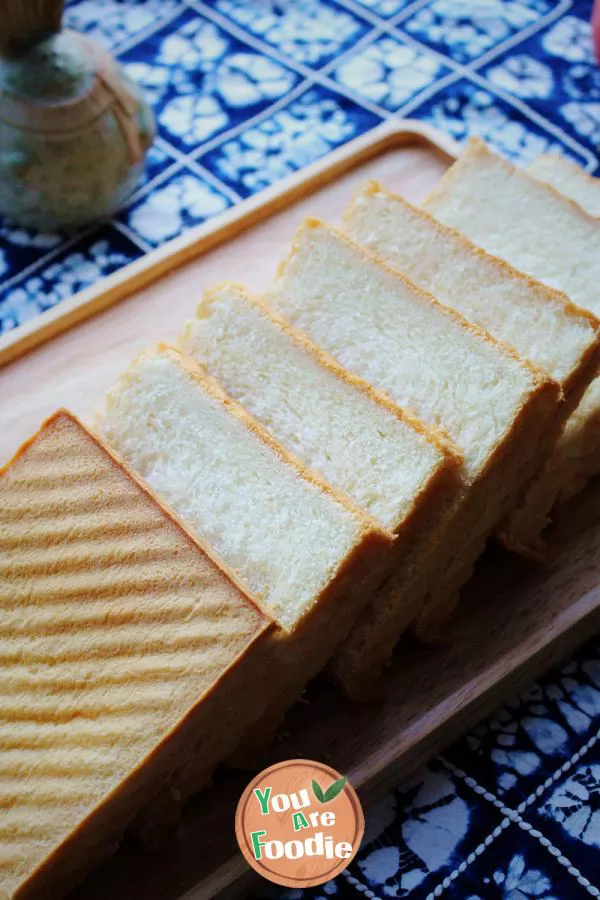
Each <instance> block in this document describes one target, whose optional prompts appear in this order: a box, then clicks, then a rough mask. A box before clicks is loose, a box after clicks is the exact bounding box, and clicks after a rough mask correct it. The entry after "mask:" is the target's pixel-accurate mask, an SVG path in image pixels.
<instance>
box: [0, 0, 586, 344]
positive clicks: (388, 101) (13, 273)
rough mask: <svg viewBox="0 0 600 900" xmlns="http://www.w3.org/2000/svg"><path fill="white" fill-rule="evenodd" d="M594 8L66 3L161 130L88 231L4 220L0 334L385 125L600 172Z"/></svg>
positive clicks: (569, 2) (373, 2)
mask: <svg viewBox="0 0 600 900" xmlns="http://www.w3.org/2000/svg"><path fill="white" fill-rule="evenodd" d="M590 14H591V0H413V2H409V0H295V2H294V0H277V2H276V0H207V2H200V0H143V2H134V0H121V2H120V0H72V2H69V3H68V4H67V11H66V20H67V23H68V24H70V25H72V26H73V27H74V28H76V29H79V30H81V31H84V32H86V33H88V34H89V35H91V36H92V37H94V38H96V39H97V40H99V41H100V42H102V43H103V44H105V45H106V46H107V47H109V48H110V49H111V50H112V51H113V52H114V53H115V54H116V55H117V56H118V57H119V59H120V60H121V62H122V63H123V65H124V66H126V68H127V69H128V70H129V71H130V72H131V74H132V75H133V76H134V77H135V78H136V79H138V81H139V82H140V83H141V84H142V85H143V87H144V89H145V91H146V93H147V95H148V98H149V100H150V101H151V102H152V104H153V106H154V109H155V112H156V117H157V120H158V130H159V134H158V139H157V141H156V143H155V145H154V148H153V150H152V151H151V154H150V159H149V164H148V169H147V173H146V177H145V180H144V181H143V183H142V184H140V186H139V187H138V189H137V191H136V192H135V194H134V195H133V197H132V198H131V200H130V202H129V203H128V205H127V206H126V208H125V209H124V210H123V211H122V212H121V213H120V215H118V216H117V217H116V218H115V219H114V220H113V221H111V222H110V223H105V224H102V225H100V226H97V227H94V228H91V229H88V230H87V231H85V232H83V233H80V234H78V235H68V234H35V233H32V232H30V231H27V230H25V229H22V228H12V227H11V226H10V225H9V224H2V222H0V334H1V333H3V332H5V331H8V330H10V329H12V328H15V327H18V325H19V324H20V323H24V322H26V321H27V320H29V319H32V318H33V317H35V316H36V315H39V313H40V312H42V311H43V310H45V309H48V308H50V307H53V306H55V305H56V304H58V303H60V302H61V301H62V300H64V299H65V298H67V297H69V296H71V295H72V294H74V293H76V292H77V291H79V290H81V289H83V288H85V287H87V286H88V285H90V284H93V283H94V282H95V281H97V280H98V279H100V278H102V277H103V276H105V275H108V274H110V273H111V272H114V271H115V270H116V269H119V268H120V267H121V266H123V265H125V264H127V263H128V262H131V261H132V260H135V259H137V258H139V257H140V256H142V255H143V254H144V253H147V252H148V251H149V250H151V249H152V248H154V247H156V246H158V245H159V244H161V243H162V242H163V241H166V240H169V239H170V238H173V237H175V236H176V235H178V234H180V233H181V232H182V231H185V229H186V228H189V227H190V226H192V225H196V224H198V223H199V222H203V221H205V220H206V219H209V218H211V217H213V216H216V215H218V214H219V213H221V212H223V211H224V210H225V209H227V208H228V207H230V206H232V205H233V204H235V203H237V202H239V200H240V199H241V198H244V197H248V196H249V195H251V194H253V193H256V192H257V191H260V190H261V189H263V188H264V187H266V186H267V185H270V184H273V183H274V182H276V181H278V180H279V179H281V178H283V177H285V176H286V175H287V174H289V173H290V172H293V171H295V170H296V169H299V168H301V167H302V166H304V165H306V164H307V163H309V162H311V161H312V160H315V159H317V158H318V157H321V156H323V155H324V154H326V153H327V152H329V151H330V150H331V149H333V148H334V147H337V146H338V145H340V144H342V143H344V142H345V141H348V140H350V139H351V138H353V137H356V136H357V135H359V134H361V133H362V132H365V131H367V130H368V129H370V128H373V127H374V126H375V125H376V124H377V123H379V122H381V121H382V120H383V119H386V118H390V117H398V116H408V115H410V116H413V117H415V118H418V119H423V120H426V121H428V122H432V123H433V124H435V125H437V126H438V127H439V128H442V129H444V130H446V131H449V132H451V133H452V134H453V135H454V136H455V137H456V138H458V139H459V140H463V139H464V138H465V137H466V136H467V135H468V134H479V135H481V136H482V137H484V138H485V139H486V140H488V141H489V142H490V143H491V144H492V145H493V146H495V147H496V148H497V149H498V150H499V151H501V152H502V153H504V154H506V155H508V156H510V157H512V158H514V159H517V160H520V161H523V162H526V161H527V160H529V159H531V158H532V157H534V156H536V155H537V154H538V153H539V152H540V151H542V150H546V149H548V148H551V149H555V150H559V151H562V152H564V153H566V154H568V155H569V156H571V157H572V158H573V159H575V160H576V161H577V162H579V163H582V164H583V165H584V166H585V167H586V168H587V169H588V170H590V171H594V170H595V169H596V167H597V164H598V158H597V156H596V149H597V145H598V144H599V143H600V69H598V68H597V67H596V65H595V64H594V59H593V52H592V41H591V33H590V26H589V19H590Z"/></svg>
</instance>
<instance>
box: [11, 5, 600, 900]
mask: <svg viewBox="0 0 600 900" xmlns="http://www.w3.org/2000/svg"><path fill="white" fill-rule="evenodd" d="M590 15H591V2H589V0H471V2H469V0H414V2H409V0H335V2H334V0H301V2H292V0H288V2H285V0H279V2H275V0H208V2H200V0H145V2H133V0H125V2H118V0H73V2H70V3H69V4H68V6H67V14H66V18H67V21H68V23H69V24H71V25H72V26H73V27H75V28H77V29H79V30H81V31H85V32H87V33H88V34H90V35H91V36H93V37H94V38H96V39H97V40H99V41H101V42H102V43H103V44H105V45H106V46H107V47H109V48H110V49H111V50H112V51H113V52H114V53H116V54H117V56H118V57H119V58H120V59H121V61H122V63H123V64H124V65H125V66H126V67H127V68H128V69H129V71H130V72H131V73H132V75H133V76H134V77H135V78H136V79H138V81H140V82H141V84H142V85H143V86H144V88H145V91H146V93H147V95H148V98H149V99H150V101H151V102H152V104H153V106H154V109H155V112H156V117H157V121H158V127H159V135H158V139H157V141H156V143H155V146H154V148H153V150H152V152H151V154H150V159H149V165H148V169H147V173H146V177H145V180H144V181H143V183H142V184H141V185H140V186H139V187H138V189H137V191H136V192H135V194H134V195H133V197H132V198H131V200H130V202H129V204H128V205H127V207H126V208H125V209H124V210H123V211H122V212H121V213H120V215H119V216H118V217H117V218H115V219H114V220H113V221H111V222H110V223H104V224H102V225H100V226H98V227H95V228H92V229H89V230H87V231H85V232H84V233H80V234H78V235H65V234H35V233H32V232H29V231H26V230H24V229H15V228H11V227H10V226H9V225H8V224H4V225H3V224H2V223H0V333H1V332H3V331H7V330H9V329H11V328H14V327H18V325H19V324H20V323H22V322H25V321H27V320H28V319H31V318H33V317H34V316H36V315H38V314H39V313H40V312H41V311H42V310H44V309H47V308H49V307H52V306H55V305H56V304H57V303H60V302H61V300H63V299H65V298H66V297H69V296H70V295H71V294H73V293H75V292H76V291H78V290H81V289H82V288H84V287H87V286H88V285H90V284H92V283H94V282H95V281H96V280H97V279H99V278H101V277H102V276H104V275H107V274H109V273H111V272H113V271H115V270H116V269H118V268H120V267H121V266H123V265H125V264H127V263H128V262H130V261H132V260H134V259H137V258H138V257H140V256H142V255H143V254H144V253H146V252H148V251H149V250H150V249H152V248H154V247H156V246H158V245H159V244H161V243H162V242H163V241H166V240H169V239H170V238H173V237H175V236H176V235H178V234H180V233H181V232H182V231H184V230H185V229H186V228H188V227H190V226H192V225H196V224H197V223H199V222H203V221H205V220H206V219H209V218H211V217H212V216H216V215H218V214H219V213H221V212H223V210H225V209H227V208H228V207H230V206H232V205H233V204H235V203H237V202H239V200H240V199H242V198H244V197H248V196H249V195H251V194H254V193H256V192H257V191H260V190H261V189H263V188H264V187H266V186H267V185H270V184H273V183H274V182H276V181H278V180H279V179H281V178H284V177H285V176H286V175H288V174H289V173H290V172H293V171H295V170H296V169H299V168H301V167H302V166H304V165H306V164H307V163H309V162H311V161H313V160H315V159H317V158H318V157H321V156H323V155H324V154H326V153H327V152H329V151H330V150H331V149H333V148H334V147H337V146H338V145H340V144H342V143H344V142H345V141H348V140H350V139H351V138H353V137H356V136H357V135H359V134H361V133H363V132H365V131H367V130H368V129H370V128H373V127H374V126H375V125H376V124H378V123H379V122H381V121H382V120H383V119H386V118H390V117H399V116H408V115H410V116H413V117H415V118H418V119H423V120H426V121H428V122H431V123H433V124H434V125H436V126H437V127H439V128H442V129H444V130H446V131H448V132H450V133H451V134H452V135H453V136H454V137H455V138H457V139H458V140H460V141H462V140H463V139H465V137H466V136H467V135H469V134H478V135H480V136H482V137H483V138H485V139H486V140H487V141H489V143H490V144H491V145H492V146H494V147H496V148H497V149H498V150H499V151H500V152H501V153H503V154H505V155H507V156H509V157H511V158H513V159H515V160H517V161H520V162H527V161H528V160H530V159H532V158H533V157H535V156H536V155H537V154H538V153H540V152H541V151H543V150H547V149H553V150H558V151H560V152H563V153H566V154H568V155H569V156H570V157H572V158H573V159H574V160H576V161H577V162H579V163H581V164H583V165H584V166H585V167H586V168H587V169H588V170H589V171H591V172H594V171H596V169H597V167H598V162H599V160H598V156H597V148H598V145H599V144H600V68H598V67H597V66H596V64H595V63H594V58H593V52H592V40H591V30H590V26H589V19H590ZM599 737H600V643H598V642H596V643H593V644H591V645H589V646H588V647H586V648H584V649H583V650H582V651H581V652H580V653H579V654H578V655H577V656H576V657H575V658H574V659H573V660H572V661H571V662H570V663H569V664H568V665H566V666H565V667H564V668H563V669H561V670H559V671H556V672H554V673H553V674H551V675H549V676H548V677H547V678H545V679H544V680H543V681H541V682H540V683H539V684H537V685H535V686H534V687H532V688H531V690H529V691H528V692H527V693H526V694H524V695H523V696H522V697H520V698H519V699H517V700H515V701H514V702H513V703H510V704H508V706H506V707H505V708H504V709H503V710H501V711H500V712H499V713H498V714H497V715H496V716H495V717H494V718H492V719H490V720H489V721H488V722H487V723H486V724H485V725H481V726H480V727H479V728H476V729H475V730H474V731H473V733H472V734H470V735H469V736H467V737H465V738H464V739H463V740H462V741H459V742H458V743H457V744H456V745H455V746H453V747H452V748H450V749H449V750H448V751H447V752H446V754H445V755H444V758H443V759H440V760H438V761H436V762H435V763H432V764H431V765H430V766H428V768H427V770H426V771H424V772H423V773H422V774H421V776H420V777H419V779H418V780H417V781H416V782H415V785H414V787H413V788H412V789H411V790H408V791H405V792H403V793H401V792H396V793H394V794H391V795H390V796H388V797H387V798H386V799H385V800H384V802H383V803H381V804H380V806H379V807H378V808H377V809H376V810H373V811H372V812H371V813H370V815H369V817H368V833H367V839H366V842H365V846H364V849H363V850H362V852H361V854H360V855H359V857H357V859H356V860H355V861H354V862H353V864H352V866H351V867H350V869H349V870H348V871H347V872H346V873H345V875H342V876H340V878H338V879H337V880H336V881H335V882H332V883H330V884H328V885H326V886H325V887H321V888H318V889H313V890H311V891H307V892H305V893H304V894H302V893H301V892H299V891H295V892H294V891H291V892H290V891H288V892H283V894H284V895H285V894H287V896H288V897H292V898H296V897H300V896H302V897H304V898H305V900H309V898H310V900H318V898H323V900H325V898H333V897H335V898H347V897H352V898H360V897H364V898H369V900H375V898H379V900H384V898H387V897H410V900H417V898H425V897H447V898H453V900H458V898H460V900H476V898H483V900H487V898H505V900H530V898H536V900H579V898H585V897H589V896H592V897H600V744H599V743H598V739H599ZM279 896H281V893H280V894H279Z"/></svg>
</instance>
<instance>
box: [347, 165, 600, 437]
mask: <svg viewBox="0 0 600 900" xmlns="http://www.w3.org/2000/svg"><path fill="white" fill-rule="evenodd" d="M344 228H345V230H346V232H347V234H348V235H349V236H350V237H351V238H352V239H353V240H355V241H356V242H357V243H359V244H362V245H363V246H364V247H366V248H367V249H369V250H371V251H372V252H374V253H376V254H377V255H378V256H379V257H380V258H381V259H383V260H384V261H385V262H386V263H388V264H389V265H390V266H392V268H394V269H397V270H398V271H400V272H402V273H403V274H404V275H406V276H407V277H408V278H411V279H412V280H413V281H414V282H415V283H416V284H418V285H419V286H420V287H422V288H423V289H424V290H426V291H429V292H430V293H431V294H433V295H434V296H435V297H436V298H437V299H438V300H440V301H441V302H442V303H444V304H445V305H447V306H450V307H452V309H455V310H457V312H460V313H462V315H464V316H465V318H466V319H468V320H469V321H470V322H474V323H476V324H477V325H480V326H481V327H482V328H485V329H486V330H487V331H489V333H490V334H491V335H493V336H494V337H495V338H496V339H497V340H499V341H503V342H505V343H506V344H508V345H509V346H511V347H513V348H514V349H515V350H516V351H517V353H519V355H520V356H522V357H523V358H524V359H528V360H530V362H532V363H534V364H535V365H537V366H539V367H540V368H541V369H544V371H546V372H547V373H548V374H549V375H550V377H551V378H553V379H554V380H555V381H556V382H557V383H558V384H559V385H560V388H561V390H562V393H563V398H564V402H563V403H561V404H560V405H558V406H557V407H556V429H557V434H558V433H559V431H560V430H561V429H562V425H563V424H564V422H565V421H566V419H567V418H568V416H569V415H570V414H571V412H572V411H573V409H574V408H575V406H576V405H577V404H578V403H579V401H580V399H581V397H582V395H583V392H584V391H585V390H586V388H587V387H588V385H589V384H590V382H591V381H592V379H593V378H594V376H595V374H596V371H597V369H598V364H599V362H600V322H599V321H598V319H596V317H595V316H593V315H592V314H591V313H589V312H586V311H585V310H582V309H580V308H579V307H577V306H575V305H574V304H573V303H572V302H571V301H570V300H569V298H568V297H567V296H566V295H565V294H562V293H560V292H559V291H556V290H553V289H552V288H549V287H546V286H545V285H543V284H540V282H538V281H534V280H533V279H532V278H529V277H528V276H526V275H523V274H522V273H521V272H519V271H518V270H516V269H513V268H512V266H510V265H509V264H508V263H506V262H505V261H504V260H502V259H499V258H498V257H494V256H491V255H490V254H488V253H486V252H485V251H484V250H482V249H481V248H479V247H477V246H476V245H475V244H473V243H472V242H471V241H470V240H469V239H468V238H466V237H465V236H464V235H462V234H460V233H459V232H458V231H455V230H454V229H453V228H449V227H447V226H445V225H442V224H441V223H440V222H438V220H437V219H435V218H434V217H433V216H431V215H429V213H428V212H426V211H425V210H422V209H418V208H417V207H415V206H412V205H411V204H410V203H407V202H406V200H403V199H402V197H399V196H398V195H397V194H393V193H391V192H390V191H387V190H386V189H385V188H383V187H381V185H379V184H377V183H376V182H373V181H371V182H369V183H367V184H365V185H363V186H362V187H361V188H359V189H358V190H357V191H356V193H355V195H354V197H353V199H352V201H351V203H350V205H349V206H348V208H347V210H346V213H345V217H344Z"/></svg>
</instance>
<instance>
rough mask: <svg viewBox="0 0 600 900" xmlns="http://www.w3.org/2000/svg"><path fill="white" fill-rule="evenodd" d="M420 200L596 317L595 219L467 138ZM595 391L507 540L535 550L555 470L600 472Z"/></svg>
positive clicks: (555, 494) (599, 307)
mask: <svg viewBox="0 0 600 900" xmlns="http://www.w3.org/2000/svg"><path fill="white" fill-rule="evenodd" d="M571 177H572V176H571ZM584 177H585V176H584ZM563 184H564V182H563ZM425 207H426V209H427V210H428V211H429V212H431V213H433V214H434V215H435V216H436V217H437V218H438V219H440V220H441V221H442V222H444V223H445V224H447V225H450V226H452V227H455V228H458V229H459V230H460V231H462V232H463V233H464V234H465V235H467V236H468V237H469V238H471V239H472V240H473V241H475V242H476V243H477V244H479V245H480V246H481V247H483V248H484V249H486V250H487V251H489V252H490V253H494V254H496V255H497V256H501V257H502V258H503V259H505V260H507V261H508V262H509V263H510V264H511V265H513V266H514V267H515V268H517V269H520V270H521V271H522V272H524V273H526V274H528V275H530V276H532V277H533V278H537V279H538V280H539V281H541V282H542V283H544V284H547V285H549V286H551V287H554V288H556V289H558V290H561V291H563V292H564V293H565V294H566V295H567V296H568V297H569V298H570V299H571V300H572V301H573V302H574V303H576V304H577V305H578V306H580V307H582V308H583V309H585V310H588V311H589V312H592V313H593V314H594V315H596V316H600V291H599V290H598V285H599V284H600V220H598V219H595V218H594V217H593V216H591V215H589V213H586V212H585V211H584V210H583V209H582V208H581V207H580V206H579V205H578V204H576V203H575V202H573V201H572V200H570V199H568V198H567V197H566V196H563V195H562V194H559V193H558V192H557V191H556V190H555V189H554V188H552V187H549V186H548V185H547V184H543V183H542V182H541V181H538V180H537V179H536V178H534V177H533V176H532V175H530V174H528V173H527V172H524V171H521V170H519V169H516V168H515V167H514V166H511V165H510V164H509V163H507V162H505V161H504V160H503V159H501V158H500V157H498V156H496V155H495V154H494V153H492V152H491V151H490V150H489V149H488V148H487V147H486V146H485V144H483V143H482V142H481V141H471V142H470V144H469V146H468V148H467V150H466V151H465V153H464V154H463V155H462V156H461V158H460V159H459V160H458V161H457V162H456V163H455V164H454V165H453V166H452V167H451V168H450V169H449V171H448V172H447V173H446V175H445V176H444V178H443V179H442V181H441V182H440V184H439V186H438V187H437V188H436V189H435V190H434V192H433V194H432V195H431V196H430V197H429V198H428V200H427V201H426V203H425ZM597 396H598V391H597V389H596V387H595V385H594V387H590V388H588V393H586V394H585V395H584V400H585V403H584V405H583V406H582V410H581V412H580V413H579V414H578V416H577V417H576V418H575V420H574V421H573V424H572V426H571V427H570V428H569V429H568V430H567V431H565V434H564V437H563V439H562V440H561V445H562V450H561V451H560V453H559V454H558V455H557V456H556V457H555V458H553V459H549V460H548V468H547V469H546V467H544V469H543V470H542V471H541V472H540V474H539V481H538V480H537V479H536V481H535V482H534V483H533V484H532V485H531V488H530V489H528V491H527V492H526V494H525V496H524V498H523V499H522V501H520V502H519V505H518V507H516V509H515V510H514V511H513V512H512V513H511V515H510V516H509V517H508V519H507V520H506V522H505V523H504V525H503V528H502V534H503V540H504V542H505V543H506V544H507V545H508V546H510V547H513V548H514V549H517V550H523V551H525V552H530V553H532V554H534V555H535V554H538V553H541V552H543V543H542V541H541V539H540V531H541V530H542V528H543V527H544V525H545V524H547V522H548V516H549V513H550V511H551V509H552V507H553V505H554V504H555V502H556V501H557V500H558V499H559V497H560V495H561V489H560V488H559V487H558V485H559V483H560V481H561V475H560V472H561V470H562V472H563V481H564V484H565V486H566V485H569V484H571V485H572V484H573V483H575V482H577V483H581V481H582V478H583V473H584V471H587V472H588V473H589V476H590V477H591V476H592V475H593V474H595V472H597V471H600V453H599V452H598V451H599V449H600V435H599V429H598V421H599V420H600V407H598V406H597V403H596V398H597ZM570 439H574V440H575V441H576V445H577V449H575V446H574V448H573V452H572V453H571V452H570V451H569V450H568V448H567V446H566V443H565V442H568V441H569V440H570ZM568 490H569V489H568ZM530 491H531V493H530Z"/></svg>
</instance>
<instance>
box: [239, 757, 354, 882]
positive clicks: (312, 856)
mask: <svg viewBox="0 0 600 900" xmlns="http://www.w3.org/2000/svg"><path fill="white" fill-rule="evenodd" d="M364 830H365V819H364V815H363V811H362V807H361V805H360V800H359V799H358V797H357V795H356V791H355V790H354V788H353V787H352V786H351V785H350V784H349V783H348V780H347V779H346V778H345V777H344V776H343V775H340V773H339V772H336V771H335V769H331V768H330V767H329V766H326V765H324V764H323V763H319V762H314V761H313V760H310V759H290V760H288V761H287V762H281V763H277V764H276V765H274V766H270V768H268V769H265V770H264V771H263V772H261V773H260V775H257V776H256V778H254V779H253V780H252V781H251V782H250V784H249V785H248V787H247V788H246V790H245V791H244V793H243V794H242V797H241V799H240V802H239V804H238V808H237V812H236V817H235V833H236V837H237V840H238V844H239V845H240V850H241V851H242V853H243V854H244V857H245V859H246V861H247V862H248V863H249V864H250V865H251V866H252V868H253V869H255V870H256V871H257V872H259V873H260V874H261V875H262V876H263V878H266V879H268V880H269V881H272V882H274V883H275V884H280V885H283V886H284V887H296V888H307V887H314V886H316V885H318V884H323V882H325V881H329V879H330V878H335V876H336V875H339V873H340V872H342V871H343V870H344V869H345V868H346V867H347V866H349V865H350V863H351V861H352V859H353V858H354V857H355V855H356V853H357V852H358V848H359V846H360V842H361V840H362V837H363V834H364Z"/></svg>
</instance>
